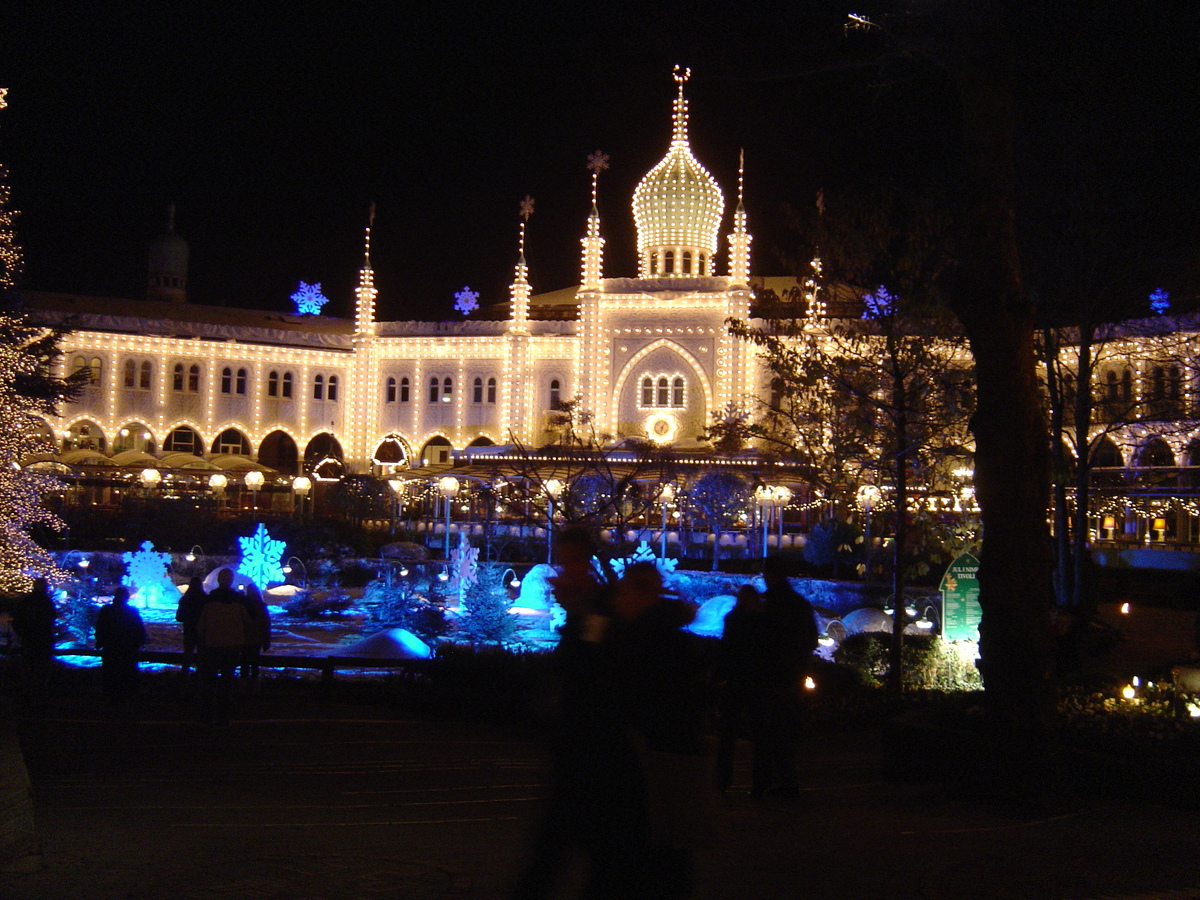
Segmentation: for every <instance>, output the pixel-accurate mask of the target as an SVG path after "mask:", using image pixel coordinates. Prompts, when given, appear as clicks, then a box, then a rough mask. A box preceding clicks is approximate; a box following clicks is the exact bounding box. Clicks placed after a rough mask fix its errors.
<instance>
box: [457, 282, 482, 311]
mask: <svg viewBox="0 0 1200 900" xmlns="http://www.w3.org/2000/svg"><path fill="white" fill-rule="evenodd" d="M454 308H455V309H457V310H458V311H459V312H460V313H462V314H463V315H464V316H469V315H470V314H471V313H473V312H475V310H477V309H479V291H473V290H471V289H470V288H469V287H467V286H466V285H463V289H462V290H461V291H459V292H458V293H457V294H455V295H454Z"/></svg>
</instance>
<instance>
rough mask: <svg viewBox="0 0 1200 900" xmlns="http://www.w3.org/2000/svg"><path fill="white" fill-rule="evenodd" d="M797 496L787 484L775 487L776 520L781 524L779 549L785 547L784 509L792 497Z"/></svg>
mask: <svg viewBox="0 0 1200 900" xmlns="http://www.w3.org/2000/svg"><path fill="white" fill-rule="evenodd" d="M794 496H796V495H795V494H794V493H792V489H791V488H790V487H787V486H786V485H782V484H781V485H778V486H777V487H776V488H775V521H776V523H777V524H778V526H779V544H778V546H777V547H776V549H777V550H782V549H783V511H784V510H785V509H787V505H788V504H789V503H791V502H792V498H793V497H794Z"/></svg>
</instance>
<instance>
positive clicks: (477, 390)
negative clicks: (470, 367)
mask: <svg viewBox="0 0 1200 900" xmlns="http://www.w3.org/2000/svg"><path fill="white" fill-rule="evenodd" d="M471 402H472V403H482V402H483V379H482V378H476V379H475V382H474V384H472V385H471Z"/></svg>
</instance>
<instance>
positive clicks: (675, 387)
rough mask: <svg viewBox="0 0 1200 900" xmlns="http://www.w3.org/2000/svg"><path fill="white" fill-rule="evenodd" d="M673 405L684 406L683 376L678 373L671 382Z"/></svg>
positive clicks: (676, 406) (679, 407)
mask: <svg viewBox="0 0 1200 900" xmlns="http://www.w3.org/2000/svg"><path fill="white" fill-rule="evenodd" d="M671 405H672V406H674V407H675V408H676V409H682V408H683V376H682V375H676V376H675V378H674V380H673V381H672V382H671Z"/></svg>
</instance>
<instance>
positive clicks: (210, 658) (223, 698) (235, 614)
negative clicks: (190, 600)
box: [196, 568, 252, 725]
mask: <svg viewBox="0 0 1200 900" xmlns="http://www.w3.org/2000/svg"><path fill="white" fill-rule="evenodd" d="M232 585H233V570H232V569H229V568H224V569H221V571H220V572H219V573H218V574H217V586H216V587H215V588H214V589H213V590H212V591H211V592H210V593H209V595H208V600H207V601H206V602H205V604H204V608H203V609H202V610H201V611H200V621H199V623H198V624H197V631H196V634H197V637H198V638H199V650H200V662H199V669H198V672H199V675H200V686H201V709H202V712H203V715H204V717H205V719H206V721H207V722H209V724H214V725H228V724H229V704H230V701H231V698H232V696H233V689H234V677H235V675H236V674H237V667H238V663H239V662H241V658H242V648H243V647H245V646H246V640H247V636H248V635H249V634H250V631H251V628H252V623H251V621H250V613H248V612H247V611H246V605H245V603H243V602H242V595H241V594H239V593H238V592H237V591H235V590H234V589H233V587H232Z"/></svg>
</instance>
